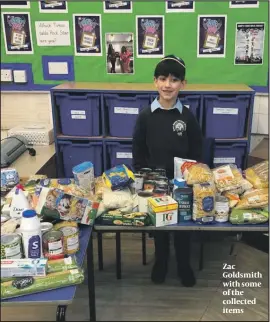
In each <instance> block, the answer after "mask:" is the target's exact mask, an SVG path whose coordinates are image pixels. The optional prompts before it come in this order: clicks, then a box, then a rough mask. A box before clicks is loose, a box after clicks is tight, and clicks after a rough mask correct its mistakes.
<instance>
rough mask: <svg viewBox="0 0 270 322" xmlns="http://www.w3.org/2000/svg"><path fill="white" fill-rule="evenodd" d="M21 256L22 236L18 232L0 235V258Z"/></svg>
mask: <svg viewBox="0 0 270 322" xmlns="http://www.w3.org/2000/svg"><path fill="white" fill-rule="evenodd" d="M11 258H13V259H15V258H22V237H21V236H20V235H18V234H8V235H2V236H1V259H11Z"/></svg>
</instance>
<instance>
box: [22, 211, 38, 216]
mask: <svg viewBox="0 0 270 322" xmlns="http://www.w3.org/2000/svg"><path fill="white" fill-rule="evenodd" d="M36 215H37V213H36V212H35V210H33V209H27V210H24V211H23V213H22V216H23V217H24V218H32V217H35V216H36Z"/></svg>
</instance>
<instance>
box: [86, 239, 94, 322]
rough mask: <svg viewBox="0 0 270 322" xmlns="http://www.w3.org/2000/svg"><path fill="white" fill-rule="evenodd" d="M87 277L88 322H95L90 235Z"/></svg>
mask: <svg viewBox="0 0 270 322" xmlns="http://www.w3.org/2000/svg"><path fill="white" fill-rule="evenodd" d="M87 273H88V274H87V275H88V276H87V277H88V293H89V310H90V321H91V322H96V296H95V276H94V260H93V237H92V234H91V237H90V241H89V244H88V247H87Z"/></svg>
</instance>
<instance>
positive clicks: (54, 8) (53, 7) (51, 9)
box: [39, 0, 68, 13]
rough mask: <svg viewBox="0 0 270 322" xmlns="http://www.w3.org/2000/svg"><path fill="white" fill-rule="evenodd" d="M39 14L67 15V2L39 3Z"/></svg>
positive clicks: (49, 1)
mask: <svg viewBox="0 0 270 322" xmlns="http://www.w3.org/2000/svg"><path fill="white" fill-rule="evenodd" d="M39 12H40V13H67V12H68V2H67V1H55V0H45V1H39Z"/></svg>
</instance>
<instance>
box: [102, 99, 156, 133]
mask: <svg viewBox="0 0 270 322" xmlns="http://www.w3.org/2000/svg"><path fill="white" fill-rule="evenodd" d="M104 100H105V106H106V108H107V109H108V110H107V119H106V121H107V122H108V132H109V133H108V135H109V136H114V137H125V138H131V137H132V135H133V130H134V126H135V123H136V119H137V117H138V114H139V113H140V111H141V110H142V109H143V108H145V107H147V106H149V105H150V96H149V95H134V96H131V95H130V96H127V95H125V96H120V95H118V94H104Z"/></svg>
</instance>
